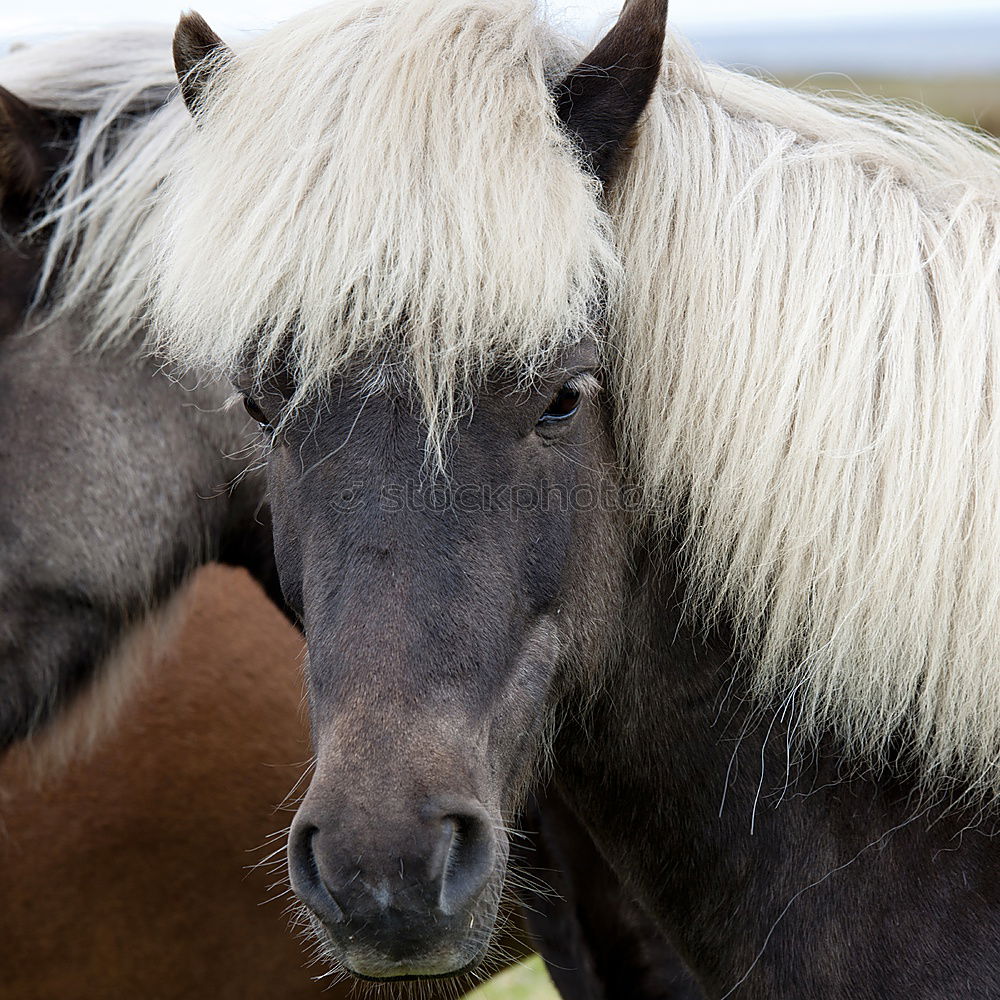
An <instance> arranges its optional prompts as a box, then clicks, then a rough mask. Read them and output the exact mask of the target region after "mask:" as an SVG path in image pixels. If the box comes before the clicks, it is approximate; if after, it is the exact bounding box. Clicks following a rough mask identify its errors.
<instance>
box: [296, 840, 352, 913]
mask: <svg viewBox="0 0 1000 1000" xmlns="http://www.w3.org/2000/svg"><path fill="white" fill-rule="evenodd" d="M318 832H319V831H318V830H317V828H316V827H315V826H313V825H312V824H311V823H302V824H296V825H295V827H294V828H293V829H292V835H291V837H290V838H289V841H288V872H289V875H290V877H291V882H292V889H293V891H294V892H295V895H296V896H298V897H299V899H301V900H302V902H303V903H305V904H306V906H308V907H309V909H310V910H312V911H313V913H315V914H316V915H317V916H318V917H320V918H321V919H323V920H325V921H326V922H327V923H342V922H343V920H344V912H343V910H341V908H340V906H339V905H338V904H337V901H336V900H335V899H334V898H333V895H332V894H331V893H330V890H329V889H328V888H327V886H326V883H325V882H324V881H323V876H322V875H321V874H320V870H319V866H318V865H317V864H316V852H315V849H314V841H315V839H316V835H317V834H318Z"/></svg>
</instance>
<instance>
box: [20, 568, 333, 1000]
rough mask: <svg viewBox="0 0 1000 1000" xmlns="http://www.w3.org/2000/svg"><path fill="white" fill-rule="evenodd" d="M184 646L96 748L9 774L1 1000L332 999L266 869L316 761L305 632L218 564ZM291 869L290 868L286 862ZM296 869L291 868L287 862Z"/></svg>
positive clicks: (202, 580) (193, 593)
mask: <svg viewBox="0 0 1000 1000" xmlns="http://www.w3.org/2000/svg"><path fill="white" fill-rule="evenodd" d="M184 596H185V598H186V600H185V606H186V607H185V611H184V612H182V618H181V621H180V622H179V629H180V631H179V634H178V636H177V640H176V642H174V643H173V644H171V645H170V646H169V648H168V650H167V651H166V653H165V654H164V655H162V656H161V657H159V658H158V660H157V662H155V663H152V664H148V665H147V669H146V670H145V671H144V674H143V677H142V679H141V681H140V682H139V684H138V686H137V687H136V688H135V690H134V691H133V692H132V697H131V698H130V699H129V700H128V701H127V702H126V703H125V705H124V706H123V707H122V709H121V712H120V718H119V720H118V722H117V724H116V725H115V726H114V727H113V728H112V729H111V730H110V731H108V732H107V733H106V734H105V736H104V738H103V739H101V740H100V741H99V742H98V743H97V745H96V746H95V747H94V748H93V750H92V751H91V752H89V753H85V754H82V755H81V756H80V758H79V759H77V760H74V761H73V762H72V763H70V764H68V765H66V766H65V767H63V768H61V769H60V770H59V771H58V772H56V773H54V774H51V775H49V776H48V777H43V778H42V779H41V780H39V779H38V777H37V775H36V774H35V771H34V768H33V767H32V766H31V761H30V760H29V759H28V758H27V757H26V756H25V755H24V754H23V753H17V752H15V753H13V754H11V755H10V756H8V757H7V758H5V760H4V761H3V763H2V764H0V788H2V793H0V794H2V796H3V798H2V808H0V815H2V821H3V826H4V832H3V835H2V836H0V899H2V900H3V905H2V906H0V940H2V941H3V947H2V948H0V984H2V985H0V996H2V997H5V998H6V997H10V998H11V1000H14V998H16V1000H42V998H45V1000H51V998H52V997H62V998H66V1000H73V998H80V1000H82V998H85V997H86V998H93V997H130V996H131V997H143V998H144V1000H167V998H177V997H191V998H194V997H213V998H217V1000H223V998H227V997H233V998H237V997H239V998H247V997H281V998H284V1000H299V998H303V1000H304V998H306V997H316V996H319V995H320V994H321V993H323V995H325V996H330V997H339V996H341V995H344V996H346V988H342V990H343V992H342V991H341V990H338V989H335V990H334V991H333V992H330V991H326V992H325V993H324V991H323V987H322V985H321V984H319V983H316V982H314V981H313V979H312V977H311V973H310V970H309V969H307V968H306V963H307V957H306V955H305V953H304V952H303V950H302V947H301V945H300V943H299V942H298V941H297V940H296V939H295V937H294V936H293V935H291V934H289V932H288V925H287V919H286V917H285V915H284V910H285V905H284V902H283V901H282V900H281V899H278V900H275V901H273V902H269V903H265V901H266V900H267V899H268V898H269V897H272V896H276V895H279V894H280V892H281V890H280V888H279V889H273V890H271V889H269V885H270V884H271V883H272V882H274V881H275V878H277V876H275V875H272V874H269V873H270V872H271V869H270V868H269V867H268V866H267V865H262V866H261V867H260V868H259V869H256V870H250V866H252V865H254V864H255V863H257V862H260V861H261V860H262V859H263V858H264V857H266V855H267V854H269V853H270V851H272V850H273V849H274V848H275V847H282V846H283V840H282V839H281V838H278V839H277V840H275V841H274V844H273V846H266V845H268V844H270V843H271V834H273V833H274V832H275V831H276V830H279V829H281V828H283V827H285V826H287V824H288V821H289V818H290V814H289V813H288V812H285V811H282V810H281V809H279V808H277V807H278V805H279V804H280V803H281V802H282V800H283V799H284V798H285V796H286V795H287V793H288V790H289V789H290V788H291V787H292V786H293V785H294V784H295V782H296V780H297V779H298V777H299V776H300V775H301V773H302V770H303V762H304V761H305V760H306V759H307V757H308V755H309V738H308V729H307V726H306V723H305V720H304V719H303V717H302V715H301V713H300V710H299V708H300V700H301V683H300V678H299V657H300V654H301V651H302V643H301V640H300V639H299V637H298V635H297V634H296V632H295V630H294V629H293V628H292V627H291V626H290V625H289V624H288V623H287V622H286V621H285V619H284V618H283V617H282V615H281V613H280V612H279V611H278V610H277V609H276V608H275V607H274V605H273V604H271V602H270V601H268V600H267V598H266V597H265V596H264V595H263V593H262V592H261V591H260V589H259V588H258V587H257V586H256V584H254V583H253V582H252V581H251V580H250V579H249V578H248V577H247V576H246V574H244V573H242V572H240V571H236V570H228V569H223V568H221V567H210V568H207V569H205V570H203V571H201V573H200V574H199V575H198V576H197V577H196V578H195V580H194V582H193V583H192V584H191V587H190V590H189V591H188V593H187V594H186V595H184ZM279 857H280V855H279ZM281 861H282V864H283V858H281Z"/></svg>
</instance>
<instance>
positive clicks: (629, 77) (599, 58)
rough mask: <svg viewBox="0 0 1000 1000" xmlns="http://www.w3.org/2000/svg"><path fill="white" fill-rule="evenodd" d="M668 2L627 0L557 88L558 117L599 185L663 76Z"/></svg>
mask: <svg viewBox="0 0 1000 1000" xmlns="http://www.w3.org/2000/svg"><path fill="white" fill-rule="evenodd" d="M666 24H667V0H626V3H625V7H624V9H623V10H622V12H621V16H620V17H619V18H618V22H617V23H616V24H615V26H614V27H613V28H612V29H611V30H610V31H609V32H608V33H607V34H606V35H605V36H604V38H602V39H601V41H600V42H599V43H598V45H597V47H596V48H595V49H594V50H593V51H592V52H591V53H590V55H588V56H587V57H586V58H585V59H584V60H583V62H581V63H580V64H579V66H577V67H576V69H574V70H572V71H571V72H570V74H569V75H568V76H567V77H566V79H565V80H563V81H562V83H561V84H559V86H558V88H557V89H556V95H555V97H556V107H557V110H558V114H559V118H560V119H561V120H562V121H563V123H564V124H565V125H566V127H567V129H569V131H570V134H571V135H572V136H573V138H574V140H575V141H576V143H577V145H578V146H579V147H580V151H581V152H582V153H583V155H584V158H585V160H586V161H587V163H588V164H589V165H590V167H591V169H592V170H593V172H594V173H595V174H596V175H597V178H598V180H600V182H601V183H602V184H603V185H605V186H606V185H607V184H608V182H609V181H610V180H611V178H612V176H613V174H614V170H615V167H616V166H617V164H618V162H619V160H620V157H621V154H622V152H623V151H624V150H625V148H626V147H627V145H628V140H629V135H630V133H631V132H632V129H633V128H635V125H636V122H638V120H639V116H640V115H641V114H642V112H643V110H644V109H645V107H646V105H647V104H648V103H649V98H650V97H651V96H652V93H653V88H654V87H655V86H656V81H657V79H658V78H659V75H660V61H661V59H662V57H663V40H664V37H665V34H666Z"/></svg>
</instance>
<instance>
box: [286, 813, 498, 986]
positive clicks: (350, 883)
mask: <svg viewBox="0 0 1000 1000" xmlns="http://www.w3.org/2000/svg"><path fill="white" fill-rule="evenodd" d="M415 813H416V814H415V815H414V816H413V817H412V818H411V819H410V821H409V822H408V823H405V824H401V823H400V822H399V818H398V814H394V815H393V818H392V819H391V820H390V819H389V818H388V817H386V818H385V819H384V821H383V822H382V823H381V824H379V823H378V820H377V819H376V820H375V822H374V823H370V822H364V823H362V824H360V829H358V830H351V829H350V827H351V826H352V825H353V824H350V823H349V822H345V816H344V815H343V814H340V815H338V816H337V818H336V819H331V818H328V817H324V816H322V815H321V814H319V813H317V812H313V810H312V809H311V808H310V804H309V802H308V799H307V802H306V803H304V804H303V807H302V809H301V810H300V812H299V815H298V816H297V817H296V819H295V822H294V823H293V826H292V833H291V838H290V840H289V871H290V874H291V881H292V888H293V890H294V891H295V894H296V895H297V896H298V897H299V899H300V900H301V901H302V902H303V903H304V904H305V905H306V906H307V907H308V909H309V910H310V911H311V913H312V914H313V916H314V918H315V919H316V921H317V922H318V923H319V925H321V927H322V930H323V934H324V937H325V938H326V939H327V941H326V943H327V945H328V946H329V947H330V949H331V950H332V952H333V953H334V956H335V957H336V958H337V959H338V960H339V961H340V962H341V963H342V964H343V965H344V966H345V967H346V968H347V969H348V970H349V971H350V972H353V973H354V974H355V975H358V976H360V977H362V978H365V979H378V980H388V979H415V978H427V977H439V976H450V975H456V974H458V973H460V972H463V971H465V970H467V969H468V968H470V967H471V966H473V965H475V964H476V962H477V961H478V960H479V958H481V957H482V954H483V953H484V952H485V949H486V947H487V945H488V942H489V938H490V935H491V932H492V928H493V923H494V921H495V917H496V907H497V897H498V895H499V892H498V891H497V892H490V891H489V888H490V887H491V886H494V885H498V883H499V880H500V878H502V868H501V867H500V865H499V864H498V854H499V852H498V849H497V838H496V835H495V833H494V830H493V823H492V822H491V819H490V816H489V814H488V812H487V811H486V809H485V808H484V807H483V806H482V804H481V803H479V802H478V801H476V800H475V799H469V798H460V799H442V798H436V799H428V800H427V801H426V802H424V803H423V804H422V805H421V806H420V807H419V808H418V809H417V810H416V811H415ZM324 820H325V822H324ZM498 869H500V870H499V871H498Z"/></svg>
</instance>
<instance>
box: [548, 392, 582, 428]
mask: <svg viewBox="0 0 1000 1000" xmlns="http://www.w3.org/2000/svg"><path fill="white" fill-rule="evenodd" d="M579 405H580V390H579V389H578V388H577V387H576V386H575V385H573V383H572V382H567V383H566V384H565V385H564V386H563V387H562V388H561V389H560V390H559V391H558V392H557V393H556V394H555V395H554V396H553V397H552V402H551V403H549V406H548V409H547V410H546V411H545V412H544V413H543V414H542V416H541V419H540V420H539V421H538V422H539V423H540V424H551V423H554V422H555V421H557V420H567V419H569V418H570V417H571V416H573V414H574V413H576V410H577V407H578V406H579Z"/></svg>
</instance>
